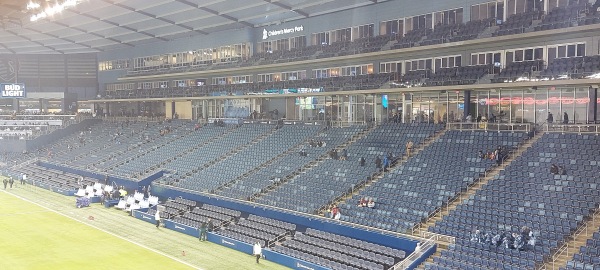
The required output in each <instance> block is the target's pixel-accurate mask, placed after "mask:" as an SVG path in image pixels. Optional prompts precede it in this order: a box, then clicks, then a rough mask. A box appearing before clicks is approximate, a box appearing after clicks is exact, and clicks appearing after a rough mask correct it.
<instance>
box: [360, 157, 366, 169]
mask: <svg viewBox="0 0 600 270" xmlns="http://www.w3.org/2000/svg"><path fill="white" fill-rule="evenodd" d="M359 162H360V166H361V167H364V166H365V162H366V161H365V158H364V157H360V160H359Z"/></svg>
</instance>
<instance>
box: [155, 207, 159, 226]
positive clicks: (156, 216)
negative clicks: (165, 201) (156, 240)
mask: <svg viewBox="0 0 600 270" xmlns="http://www.w3.org/2000/svg"><path fill="white" fill-rule="evenodd" d="M154 220H156V228H158V226H160V212H159V211H158V210H156V214H154Z"/></svg>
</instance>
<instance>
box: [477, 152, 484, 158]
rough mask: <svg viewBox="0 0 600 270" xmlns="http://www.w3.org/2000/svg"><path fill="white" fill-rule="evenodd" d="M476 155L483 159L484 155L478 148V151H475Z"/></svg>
mask: <svg viewBox="0 0 600 270" xmlns="http://www.w3.org/2000/svg"><path fill="white" fill-rule="evenodd" d="M477 157H478V158H481V159H485V155H484V154H483V151H481V150H479V152H478V153H477Z"/></svg>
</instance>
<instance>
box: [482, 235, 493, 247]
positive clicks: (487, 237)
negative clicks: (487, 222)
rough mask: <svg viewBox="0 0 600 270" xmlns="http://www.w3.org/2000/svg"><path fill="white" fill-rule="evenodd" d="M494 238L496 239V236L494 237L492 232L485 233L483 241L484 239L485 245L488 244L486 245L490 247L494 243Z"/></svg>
mask: <svg viewBox="0 0 600 270" xmlns="http://www.w3.org/2000/svg"><path fill="white" fill-rule="evenodd" d="M493 237H494V236H493V234H492V233H490V232H487V233H485V235H484V236H483V239H484V240H483V241H484V243H486V244H488V245H489V244H491V243H492V238H493Z"/></svg>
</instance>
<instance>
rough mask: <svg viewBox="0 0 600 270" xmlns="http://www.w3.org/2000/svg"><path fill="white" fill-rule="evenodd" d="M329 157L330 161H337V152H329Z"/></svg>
mask: <svg viewBox="0 0 600 270" xmlns="http://www.w3.org/2000/svg"><path fill="white" fill-rule="evenodd" d="M329 156H330V157H331V158H332V159H338V152H337V150H335V149H333V150H331V152H330V154H329Z"/></svg>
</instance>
